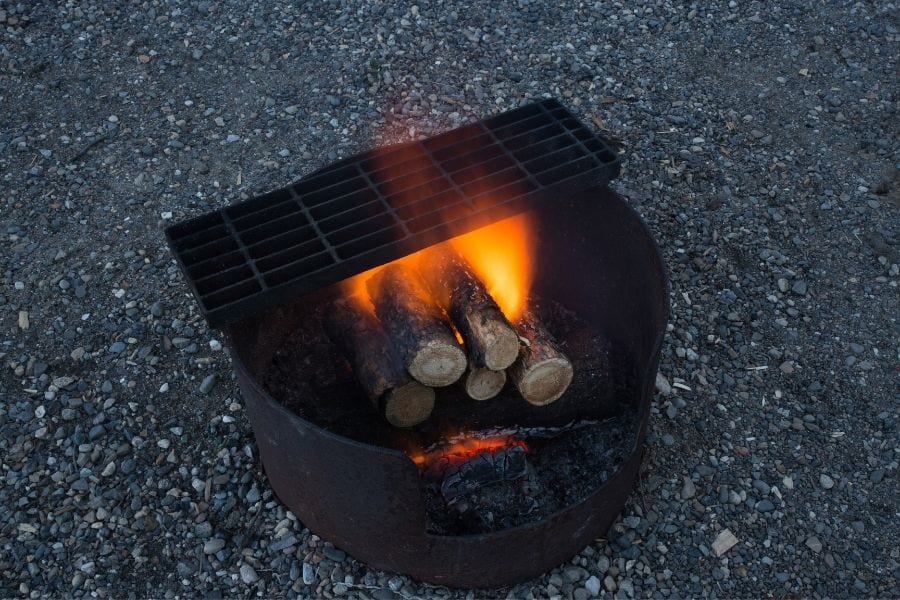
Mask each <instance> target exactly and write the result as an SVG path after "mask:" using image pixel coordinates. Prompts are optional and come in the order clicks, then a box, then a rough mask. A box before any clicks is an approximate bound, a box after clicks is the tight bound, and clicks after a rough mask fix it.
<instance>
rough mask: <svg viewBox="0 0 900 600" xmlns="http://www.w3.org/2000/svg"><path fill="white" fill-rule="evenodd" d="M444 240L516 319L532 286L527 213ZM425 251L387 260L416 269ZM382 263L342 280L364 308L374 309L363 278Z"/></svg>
mask: <svg viewBox="0 0 900 600" xmlns="http://www.w3.org/2000/svg"><path fill="white" fill-rule="evenodd" d="M444 244H446V245H447V246H448V247H450V248H453V250H455V251H456V252H457V253H459V254H460V255H461V256H462V257H463V258H465V259H466V260H467V261H468V262H469V264H470V265H471V266H472V268H473V269H474V270H475V272H476V274H477V275H478V276H479V277H480V278H481V280H482V281H483V282H484V285H485V287H487V290H488V293H489V294H491V296H493V298H494V300H496V302H497V305H498V306H499V307H500V310H502V311H503V314H504V315H505V316H506V318H507V319H509V320H510V321H515V320H516V319H517V318H518V317H519V316H520V315H521V314H522V311H523V310H524V309H525V308H526V302H527V299H528V291H529V289H530V288H531V282H532V277H533V265H534V232H533V221H532V219H531V217H530V215H528V214H521V215H517V216H514V217H509V218H507V219H504V220H502V221H498V222H496V223H493V224H491V225H488V226H486V227H482V228H480V229H476V230H475V231H471V232H469V233H465V234H463V235H460V236H457V237H455V238H452V239H450V240H449V241H447V242H444ZM442 245H443V244H442ZM439 247H440V246H438V248H439ZM431 250H432V249H429V251H431ZM424 252H425V251H419V252H415V253H413V254H410V255H409V256H405V257H403V258H401V259H398V260H396V261H394V262H392V263H389V264H395V263H401V264H404V265H406V266H408V267H411V268H413V269H416V268H418V265H419V263H420V259H421V257H422V255H423V253H424ZM385 266H386V265H381V266H378V267H375V268H373V269H369V270H368V271H365V272H363V273H360V274H359V275H355V276H354V277H351V278H349V279H347V280H346V281H344V283H343V290H344V293H345V294H346V295H347V296H348V297H350V298H351V299H353V300H354V301H356V302H357V303H359V305H360V306H361V307H363V308H365V309H366V310H368V311H372V310H374V309H373V306H372V298H371V296H370V295H369V290H368V288H367V287H366V282H367V281H368V280H369V279H371V278H372V276H373V275H375V274H376V273H377V272H378V271H379V270H380V269H382V268H384V267H385Z"/></svg>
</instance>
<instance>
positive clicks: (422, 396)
mask: <svg viewBox="0 0 900 600" xmlns="http://www.w3.org/2000/svg"><path fill="white" fill-rule="evenodd" d="M383 402H384V417H385V419H387V421H388V423H390V424H391V425H393V426H395V427H412V426H414V425H418V424H419V423H421V422H422V421H424V420H425V419H427V418H428V416H429V415H430V414H431V411H432V410H434V390H433V389H431V388H430V387H427V386H424V385H422V384H421V383H419V382H417V381H411V382H409V383H407V384H406V385H403V386H400V387H397V388H394V389H392V390H390V391H388V392H387V393H386V394H385V395H384V400H383Z"/></svg>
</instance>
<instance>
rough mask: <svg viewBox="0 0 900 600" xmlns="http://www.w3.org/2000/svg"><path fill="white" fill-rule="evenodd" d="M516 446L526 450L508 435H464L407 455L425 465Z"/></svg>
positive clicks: (454, 461) (526, 449)
mask: <svg viewBox="0 0 900 600" xmlns="http://www.w3.org/2000/svg"><path fill="white" fill-rule="evenodd" d="M513 446H518V447H520V448H523V449H524V450H525V451H526V452H527V451H528V446H527V445H526V444H525V442H523V441H522V440H517V439H516V438H514V437H512V436H508V435H500V436H494V437H486V438H480V437H465V438H462V439H459V440H457V441H455V442H452V443H450V444H448V445H446V446H441V447H439V448H436V449H433V450H427V451H420V452H412V453H410V454H409V457H410V458H411V459H412V461H413V462H414V463H415V464H416V465H417V466H419V467H427V466H429V465H433V464H436V463H437V462H439V461H442V460H446V461H448V462H450V463H457V464H461V463H464V462H466V461H468V460H470V459H471V458H473V457H475V456H477V455H478V454H480V453H482V452H488V451H491V450H498V449H500V448H509V447H513Z"/></svg>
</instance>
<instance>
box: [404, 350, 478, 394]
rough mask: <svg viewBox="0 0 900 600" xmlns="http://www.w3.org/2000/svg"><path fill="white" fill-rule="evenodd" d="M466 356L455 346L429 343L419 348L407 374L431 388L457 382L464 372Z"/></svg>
mask: <svg viewBox="0 0 900 600" xmlns="http://www.w3.org/2000/svg"><path fill="white" fill-rule="evenodd" d="M466 363H467V361H466V355H465V353H464V352H463V351H462V349H461V348H460V347H459V346H458V345H456V344H448V343H444V342H439V341H430V342H428V343H427V344H425V345H424V346H420V347H419V348H418V350H417V351H416V353H415V355H414V356H413V358H412V360H411V361H410V363H409V367H408V368H409V374H410V375H412V376H413V378H414V379H416V380H418V381H420V382H422V383H424V384H425V385H427V386H431V387H444V386H447V385H450V384H451V383H454V382H455V381H457V380H458V379H459V378H460V377H462V374H463V373H464V372H465V370H466Z"/></svg>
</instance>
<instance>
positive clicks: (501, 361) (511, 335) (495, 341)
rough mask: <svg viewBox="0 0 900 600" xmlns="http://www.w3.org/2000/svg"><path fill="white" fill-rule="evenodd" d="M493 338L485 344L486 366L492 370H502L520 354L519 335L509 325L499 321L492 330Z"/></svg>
mask: <svg viewBox="0 0 900 600" xmlns="http://www.w3.org/2000/svg"><path fill="white" fill-rule="evenodd" d="M491 338H492V339H491V341H490V342H489V343H487V344H485V345H484V366H485V367H487V368H488V369H490V370H492V371H502V370H503V369H505V368H507V367H509V366H510V365H511V364H513V363H514V362H516V357H517V356H519V336H518V335H516V332H515V331H513V329H512V328H511V327H510V326H509V325H507V324H506V323H499V322H498V326H497V327H496V328H494V329H493V330H492V331H491Z"/></svg>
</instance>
